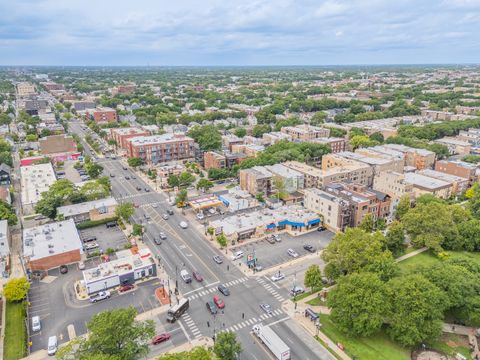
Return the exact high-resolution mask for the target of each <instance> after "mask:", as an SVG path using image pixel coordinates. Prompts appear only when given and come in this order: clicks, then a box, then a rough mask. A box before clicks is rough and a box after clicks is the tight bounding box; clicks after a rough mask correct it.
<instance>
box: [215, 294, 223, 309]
mask: <svg viewBox="0 0 480 360" xmlns="http://www.w3.org/2000/svg"><path fill="white" fill-rule="evenodd" d="M213 302H214V303H215V305H217V307H218V308H219V309H224V308H225V302H224V301H223V300H222V298H221V297H220V296H218V295H215V296H214V297H213Z"/></svg>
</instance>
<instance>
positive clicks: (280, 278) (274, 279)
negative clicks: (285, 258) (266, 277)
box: [271, 271, 285, 282]
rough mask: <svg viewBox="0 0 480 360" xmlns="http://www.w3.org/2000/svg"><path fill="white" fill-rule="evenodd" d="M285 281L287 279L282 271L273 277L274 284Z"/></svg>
mask: <svg viewBox="0 0 480 360" xmlns="http://www.w3.org/2000/svg"><path fill="white" fill-rule="evenodd" d="M283 279H285V275H284V274H282V273H281V272H280V271H279V272H277V273H276V274H275V275H273V276H272V277H271V280H272V281H273V282H275V281H280V280H283Z"/></svg>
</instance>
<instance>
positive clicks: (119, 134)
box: [110, 127, 150, 149]
mask: <svg viewBox="0 0 480 360" xmlns="http://www.w3.org/2000/svg"><path fill="white" fill-rule="evenodd" d="M149 135H150V133H149V132H148V131H147V130H144V129H141V128H136V127H128V128H112V129H110V137H111V138H112V139H113V140H115V142H116V143H117V146H118V147H120V148H122V149H127V147H128V142H127V140H128V139H131V138H134V137H139V136H149Z"/></svg>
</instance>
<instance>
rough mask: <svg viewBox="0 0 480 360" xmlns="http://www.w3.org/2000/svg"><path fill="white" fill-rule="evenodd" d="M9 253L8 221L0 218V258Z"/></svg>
mask: <svg viewBox="0 0 480 360" xmlns="http://www.w3.org/2000/svg"><path fill="white" fill-rule="evenodd" d="M8 255H10V246H9V245H8V221H7V220H0V258H3V257H5V256H8Z"/></svg>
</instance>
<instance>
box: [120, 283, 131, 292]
mask: <svg viewBox="0 0 480 360" xmlns="http://www.w3.org/2000/svg"><path fill="white" fill-rule="evenodd" d="M132 289H133V285H132V284H125V285H122V286H120V288H119V289H118V291H120V292H125V291H128V290H132Z"/></svg>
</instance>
